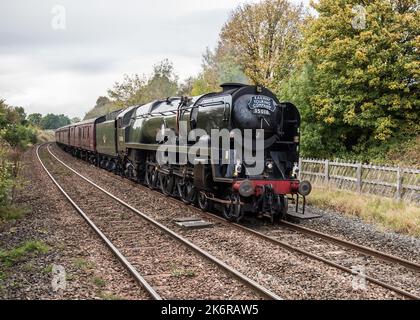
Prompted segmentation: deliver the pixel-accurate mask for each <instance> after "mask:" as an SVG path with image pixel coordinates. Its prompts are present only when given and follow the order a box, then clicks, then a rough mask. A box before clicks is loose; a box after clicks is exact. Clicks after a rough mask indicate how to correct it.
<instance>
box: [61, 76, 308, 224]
mask: <svg viewBox="0 0 420 320" xmlns="http://www.w3.org/2000/svg"><path fill="white" fill-rule="evenodd" d="M222 89H223V90H222V91H221V92H215V93H209V94H205V95H202V96H199V97H192V98H189V97H172V98H167V99H165V100H158V101H153V102H151V103H148V104H145V105H141V106H132V107H128V108H126V109H123V110H120V111H116V112H113V113H112V114H109V115H106V116H103V117H101V118H98V119H96V120H95V121H93V124H94V125H95V129H94V130H95V134H94V135H92V136H94V138H93V139H95V141H93V144H92V145H94V146H95V148H96V149H95V151H94V152H93V153H92V152H91V151H89V155H90V156H89V157H88V158H86V159H87V160H89V161H90V162H92V163H94V164H96V165H98V166H100V167H102V168H104V169H107V170H109V171H113V172H115V173H117V174H120V175H123V176H126V177H127V178H129V179H132V180H134V181H137V182H140V183H144V184H146V185H147V186H149V187H150V188H156V189H160V190H161V191H162V192H163V193H164V194H165V195H170V196H175V197H179V198H180V199H182V200H183V201H184V202H186V203H194V204H196V205H198V206H199V207H200V208H201V209H203V210H210V209H211V208H212V207H216V208H218V209H220V210H221V211H222V212H223V215H224V216H225V217H226V218H227V219H229V220H234V221H238V220H240V219H241V218H242V217H243V215H244V214H245V213H248V212H251V213H255V214H258V215H265V216H268V217H270V218H271V219H276V218H283V217H284V216H285V215H286V213H287V209H288V196H289V197H290V196H291V197H296V199H297V200H298V197H299V194H300V195H301V196H303V197H305V196H306V195H308V194H309V192H310V189H311V187H310V184H309V183H308V182H300V181H299V180H298V179H297V165H298V161H299V127H300V115H299V112H298V110H297V108H296V107H295V106H294V105H293V104H291V103H287V102H280V101H279V100H278V99H277V97H276V96H275V95H274V94H273V93H272V92H271V91H269V90H268V89H266V88H264V87H260V86H249V85H243V84H234V83H230V84H223V85H222ZM73 126H74V127H75V128H76V129H75V130H73V131H74V132H77V127H78V124H74V125H73ZM71 134H72V130H71V128H69V127H64V128H60V129H58V130H57V135H56V140H57V143H58V144H59V145H60V146H61V147H63V148H65V149H66V150H71V151H72V152H73V153H74V149H75V148H77V149H78V150H79V152H78V153H77V152H76V154H77V155H79V156H81V157H83V154H84V152H83V148H80V147H77V146H76V144H77V141H76V142H75V143H73V145H69V143H68V141H75V140H77V139H74V137H73V138H72V137H71Z"/></svg>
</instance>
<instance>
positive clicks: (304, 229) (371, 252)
mask: <svg viewBox="0 0 420 320" xmlns="http://www.w3.org/2000/svg"><path fill="white" fill-rule="evenodd" d="M280 223H281V224H283V225H285V226H286V227H288V228H290V229H293V230H295V231H298V232H302V233H306V234H309V235H313V236H317V237H320V238H323V239H325V240H327V241H330V242H334V243H336V244H338V245H341V246H343V247H347V248H349V249H356V250H357V251H359V252H362V253H364V254H367V255H371V256H374V257H376V258H379V259H381V260H384V261H388V262H392V263H397V264H401V265H402V266H404V267H406V268H410V269H412V270H413V271H416V272H420V264H418V263H415V262H412V261H409V260H406V259H403V258H400V257H397V256H393V255H390V254H387V253H384V252H380V251H378V250H375V249H372V248H369V247H366V246H362V245H360V244H358V243H355V242H351V241H347V240H344V239H340V238H337V237H334V236H331V235H329V234H326V233H323V232H320V231H317V230H314V229H310V228H307V227H303V226H299V225H296V224H293V223H290V222H288V221H284V220H282V221H281V222H280Z"/></svg>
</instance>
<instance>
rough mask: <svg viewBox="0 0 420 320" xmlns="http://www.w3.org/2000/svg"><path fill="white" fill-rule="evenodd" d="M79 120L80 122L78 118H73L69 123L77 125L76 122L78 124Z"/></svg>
mask: <svg viewBox="0 0 420 320" xmlns="http://www.w3.org/2000/svg"><path fill="white" fill-rule="evenodd" d="M80 121H81V120H80V118H79V117H74V118H71V119H70V122H71V123H78V122H80Z"/></svg>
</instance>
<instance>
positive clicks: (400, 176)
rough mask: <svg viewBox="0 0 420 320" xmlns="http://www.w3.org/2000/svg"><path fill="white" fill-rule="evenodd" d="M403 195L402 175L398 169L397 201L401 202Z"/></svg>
mask: <svg viewBox="0 0 420 320" xmlns="http://www.w3.org/2000/svg"><path fill="white" fill-rule="evenodd" d="M401 195H402V174H401V168H400V167H398V168H397V199H398V200H401Z"/></svg>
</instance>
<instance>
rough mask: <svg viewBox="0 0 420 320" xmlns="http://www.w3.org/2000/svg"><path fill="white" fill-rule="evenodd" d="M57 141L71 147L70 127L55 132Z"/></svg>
mask: <svg viewBox="0 0 420 320" xmlns="http://www.w3.org/2000/svg"><path fill="white" fill-rule="evenodd" d="M55 141H57V143H59V144H62V145H65V146H68V145H70V126H65V127H62V128H59V129H57V130H56V131H55Z"/></svg>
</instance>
